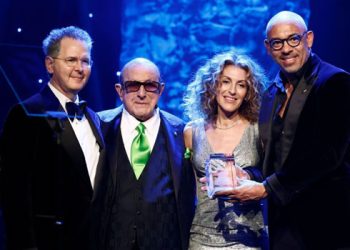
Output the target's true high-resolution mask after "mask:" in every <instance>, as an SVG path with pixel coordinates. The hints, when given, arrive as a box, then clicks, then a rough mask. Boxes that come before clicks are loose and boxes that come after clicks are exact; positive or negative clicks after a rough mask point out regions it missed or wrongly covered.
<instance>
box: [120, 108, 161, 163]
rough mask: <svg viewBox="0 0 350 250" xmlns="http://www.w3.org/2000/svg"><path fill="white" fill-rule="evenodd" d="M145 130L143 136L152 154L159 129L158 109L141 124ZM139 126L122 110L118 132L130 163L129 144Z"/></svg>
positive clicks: (136, 121) (135, 120)
mask: <svg viewBox="0 0 350 250" xmlns="http://www.w3.org/2000/svg"><path fill="white" fill-rule="evenodd" d="M142 123H143V124H144V125H145V127H146V129H145V134H146V136H147V139H148V143H149V146H150V152H151V153H152V150H153V147H154V144H155V143H156V139H157V135H158V131H159V127H160V116H159V108H157V109H156V110H155V112H154V115H153V116H152V117H151V118H150V119H148V120H147V121H145V122H142ZM139 124H140V121H139V120H137V119H136V118H135V117H133V116H132V115H131V114H130V113H129V112H128V111H126V109H125V108H123V113H122V118H121V121H120V130H121V133H122V139H123V143H124V147H125V151H126V154H127V155H128V158H129V161H130V162H131V160H130V159H131V157H130V156H131V144H132V141H133V140H134V138H135V136H136V135H137V131H136V127H137V126H138V125H139Z"/></svg>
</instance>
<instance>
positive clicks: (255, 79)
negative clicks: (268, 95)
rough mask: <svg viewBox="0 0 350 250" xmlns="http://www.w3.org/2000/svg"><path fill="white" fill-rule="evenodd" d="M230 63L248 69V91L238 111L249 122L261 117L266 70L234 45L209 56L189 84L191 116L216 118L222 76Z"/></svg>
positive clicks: (186, 102) (188, 110)
mask: <svg viewBox="0 0 350 250" xmlns="http://www.w3.org/2000/svg"><path fill="white" fill-rule="evenodd" d="M227 65H234V66H237V67H240V68H242V69H243V70H245V71H246V72H247V75H248V77H247V82H248V91H247V95H246V97H245V98H244V101H243V103H242V105H241V106H240V107H239V110H238V112H239V114H240V115H241V116H243V117H244V118H245V119H247V120H248V121H249V122H256V121H257V120H258V115H259V109H260V101H261V95H262V92H263V91H264V90H265V84H266V77H265V74H264V71H263V69H262V68H261V67H260V66H259V65H258V64H257V63H256V62H254V60H253V59H251V58H250V57H248V56H246V55H244V54H242V53H239V52H237V51H236V50H233V49H232V50H230V51H227V52H224V53H221V54H217V55H215V56H214V57H213V58H212V59H209V60H208V61H207V62H206V63H205V64H204V65H203V66H202V67H200V68H199V69H198V71H197V72H196V74H195V76H194V78H193V80H192V81H191V82H190V83H189V84H188V86H187V91H186V93H185V94H184V97H183V104H182V106H183V107H184V115H185V116H186V117H188V118H189V119H190V120H192V121H193V120H197V119H204V120H205V121H213V120H214V119H216V116H217V113H218V103H217V101H216V90H217V88H218V79H219V77H220V75H221V74H222V72H223V70H224V68H225V67H226V66H227Z"/></svg>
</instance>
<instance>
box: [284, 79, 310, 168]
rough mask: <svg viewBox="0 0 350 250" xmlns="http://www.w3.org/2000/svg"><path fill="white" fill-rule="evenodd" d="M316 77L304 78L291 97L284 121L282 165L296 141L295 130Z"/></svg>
mask: <svg viewBox="0 0 350 250" xmlns="http://www.w3.org/2000/svg"><path fill="white" fill-rule="evenodd" d="M314 82H315V79H311V80H310V79H309V80H306V79H305V78H302V79H301V81H300V82H299V84H298V86H297V88H296V89H295V90H294V93H293V95H292V97H291V100H290V104H289V108H288V112H287V113H286V117H285V122H284V129H283V131H284V134H283V135H284V140H283V148H284V150H283V152H282V162H281V163H282V165H283V164H284V161H285V160H286V158H287V156H288V153H289V151H290V149H291V146H292V144H293V141H294V136H295V130H296V128H297V125H298V121H299V117H300V114H301V111H302V110H303V108H304V105H305V102H306V100H307V98H308V96H309V94H310V92H311V89H312V87H313V86H314Z"/></svg>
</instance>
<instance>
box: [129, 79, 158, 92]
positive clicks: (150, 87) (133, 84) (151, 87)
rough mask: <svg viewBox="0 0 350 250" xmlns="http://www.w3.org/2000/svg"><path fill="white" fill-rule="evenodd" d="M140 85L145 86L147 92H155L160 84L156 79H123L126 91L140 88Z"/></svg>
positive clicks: (135, 90)
mask: <svg viewBox="0 0 350 250" xmlns="http://www.w3.org/2000/svg"><path fill="white" fill-rule="evenodd" d="M141 85H142V86H143V87H144V88H145V90H146V91H147V92H152V93H157V94H158V93H159V92H160V86H161V84H160V83H159V82H156V81H146V82H139V81H125V82H124V83H123V87H124V89H125V90H126V92H127V93H130V92H137V91H139V89H140V88H141Z"/></svg>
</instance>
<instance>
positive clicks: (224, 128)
mask: <svg viewBox="0 0 350 250" xmlns="http://www.w3.org/2000/svg"><path fill="white" fill-rule="evenodd" d="M240 121H241V119H238V120H237V121H235V122H233V123H232V124H231V125H230V126H228V127H219V126H218V125H217V124H216V123H212V125H213V127H214V128H217V129H221V130H226V129H230V128H233V127H234V126H236V125H237V124H238V122H240Z"/></svg>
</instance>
